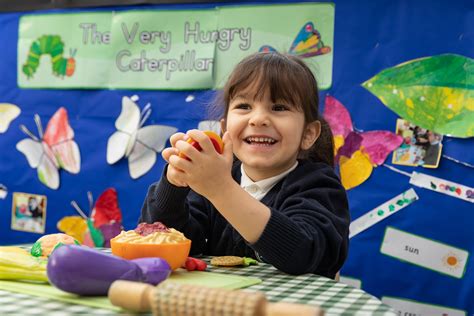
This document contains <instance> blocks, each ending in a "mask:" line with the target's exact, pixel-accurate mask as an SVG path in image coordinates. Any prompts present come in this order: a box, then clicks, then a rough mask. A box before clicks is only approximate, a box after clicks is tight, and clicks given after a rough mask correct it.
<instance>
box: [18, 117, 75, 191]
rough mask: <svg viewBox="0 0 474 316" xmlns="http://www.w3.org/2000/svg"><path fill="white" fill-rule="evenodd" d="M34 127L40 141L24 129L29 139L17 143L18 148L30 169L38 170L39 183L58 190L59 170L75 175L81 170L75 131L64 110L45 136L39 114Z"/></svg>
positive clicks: (53, 121) (51, 122) (51, 123)
mask: <svg viewBox="0 0 474 316" xmlns="http://www.w3.org/2000/svg"><path fill="white" fill-rule="evenodd" d="M35 123H36V127H37V128H38V134H39V137H36V136H35V135H34V134H33V133H32V132H30V131H29V130H28V129H27V128H26V127H25V126H24V125H21V126H20V127H21V129H22V131H23V132H24V133H25V134H27V135H28V136H29V137H30V138H25V139H23V140H21V141H20V142H18V143H17V144H16V148H17V149H18V150H19V151H20V152H22V153H23V154H24V155H25V157H26V159H27V160H28V163H29V165H30V166H31V167H32V168H36V169H37V170H38V178H39V180H40V181H41V182H42V183H43V184H45V185H46V186H47V187H48V188H51V189H57V188H58V187H59V169H61V168H62V169H64V170H66V171H68V172H70V173H73V174H76V173H79V171H80V169H81V156H80V153H79V147H78V146H77V143H76V142H75V141H74V139H73V138H74V131H73V130H72V128H71V126H70V125H69V120H68V117H67V111H66V109H65V108H60V109H59V110H57V111H56V113H54V115H53V117H52V118H51V120H50V121H49V123H48V125H47V126H46V131H45V132H44V134H43V127H42V125H41V120H40V117H39V115H38V114H35Z"/></svg>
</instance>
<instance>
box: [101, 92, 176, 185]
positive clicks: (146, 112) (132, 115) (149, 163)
mask: <svg viewBox="0 0 474 316" xmlns="http://www.w3.org/2000/svg"><path fill="white" fill-rule="evenodd" d="M137 100H138V96H133V97H131V98H129V97H123V98H122V112H121V113H120V115H119V117H118V118H117V120H116V121H115V127H116V128H117V131H116V132H115V133H113V134H112V135H111V136H110V138H109V141H108V142H107V162H108V163H109V164H111V165H112V164H114V163H116V162H117V161H119V160H120V159H122V158H124V157H125V158H128V167H129V172H130V176H131V177H132V179H137V178H139V177H141V176H143V175H144V174H145V173H147V172H148V171H149V170H150V169H151V168H152V167H153V165H154V164H155V162H156V153H158V152H161V151H162V150H163V149H164V148H165V144H166V142H167V140H168V138H169V137H170V136H171V135H172V134H173V133H175V132H176V131H177V129H176V128H175V127H171V126H165V125H148V126H144V127H143V124H144V123H145V121H146V120H147V119H148V117H149V116H150V114H151V105H150V104H147V105H146V106H145V108H144V109H143V110H142V111H141V112H140V108H139V107H138V105H137V104H136V103H135V102H136V101H137Z"/></svg>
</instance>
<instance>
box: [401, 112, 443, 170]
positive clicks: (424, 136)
mask: <svg viewBox="0 0 474 316" xmlns="http://www.w3.org/2000/svg"><path fill="white" fill-rule="evenodd" d="M396 133H397V135H400V136H401V137H403V143H402V144H401V145H400V147H399V148H397V149H395V150H394V152H393V158H392V163H393V164H396V165H405V166H423V167H425V168H437V167H438V164H439V159H440V157H441V151H442V148H443V144H442V143H441V142H442V140H443V135H441V134H437V133H434V132H433V131H430V130H427V129H424V128H421V127H419V126H417V125H414V124H412V123H410V122H409V121H407V120H403V119H398V120H397V128H396Z"/></svg>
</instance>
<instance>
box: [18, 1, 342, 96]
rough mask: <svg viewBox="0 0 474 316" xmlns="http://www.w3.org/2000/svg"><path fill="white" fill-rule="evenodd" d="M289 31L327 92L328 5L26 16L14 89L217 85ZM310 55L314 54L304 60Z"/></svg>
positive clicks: (286, 37)
mask: <svg viewBox="0 0 474 316" xmlns="http://www.w3.org/2000/svg"><path fill="white" fill-rule="evenodd" d="M289 15H291V17H292V18H291V19H287V18H286V17H287V16H289ZM275 21H278V23H275ZM302 26H303V27H302ZM298 32H299V33H298ZM295 34H298V35H297V37H296V39H295V40H294V42H293V44H292V46H291V48H290V52H291V53H295V54H297V55H300V56H303V57H305V58H307V59H308V63H310V64H312V65H313V66H315V71H317V73H318V77H319V79H320V82H319V83H320V86H321V87H322V88H328V87H330V86H331V80H332V79H331V75H332V72H331V69H332V54H331V47H333V45H334V44H333V43H334V42H333V36H334V6H333V5H331V4H329V3H307V4H304V3H303V4H287V5H260V6H257V5H253V6H248V5H241V6H229V7H214V8H207V9H200V10H192V11H190V10H151V9H149V10H130V11H112V12H111V11H109V12H94V14H90V13H84V12H81V13H67V14H45V15H41V14H38V15H35V14H33V15H25V16H23V17H22V18H21V19H20V27H19V35H18V36H19V41H18V85H19V86H20V87H23V88H105V89H107V88H112V89H172V90H177V89H181V90H182V89H210V88H213V87H222V85H223V84H224V82H225V80H226V78H227V75H228V74H229V72H230V71H231V70H232V68H233V67H234V66H235V65H236V64H237V63H238V62H239V61H240V60H241V59H242V58H243V57H244V56H246V55H248V54H249V53H252V52H256V51H258V50H259V49H261V47H262V46H264V47H268V46H266V45H273V46H274V47H280V46H282V45H285V46H286V45H287V42H288V41H291V40H293V39H294V36H295ZM323 38H324V41H325V43H326V44H323ZM314 56H319V57H318V58H309V57H314ZM44 57H50V58H44ZM316 69H317V70H316Z"/></svg>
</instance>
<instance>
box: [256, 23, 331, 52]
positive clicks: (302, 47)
mask: <svg viewBox="0 0 474 316" xmlns="http://www.w3.org/2000/svg"><path fill="white" fill-rule="evenodd" d="M259 51H260V52H275V51H276V49H275V48H273V47H272V46H270V45H263V46H262V47H260V49H259ZM329 52H331V47H329V46H325V45H324V43H323V41H322V39H321V33H319V31H318V30H317V29H316V28H315V27H314V24H313V22H307V23H305V25H303V27H302V28H301V29H300V31H299V32H298V34H297V35H296V38H295V39H294V40H293V43H292V44H291V47H290V49H289V50H288V53H289V54H291V55H296V56H299V57H302V58H308V57H314V56H318V55H324V54H327V53H329Z"/></svg>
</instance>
